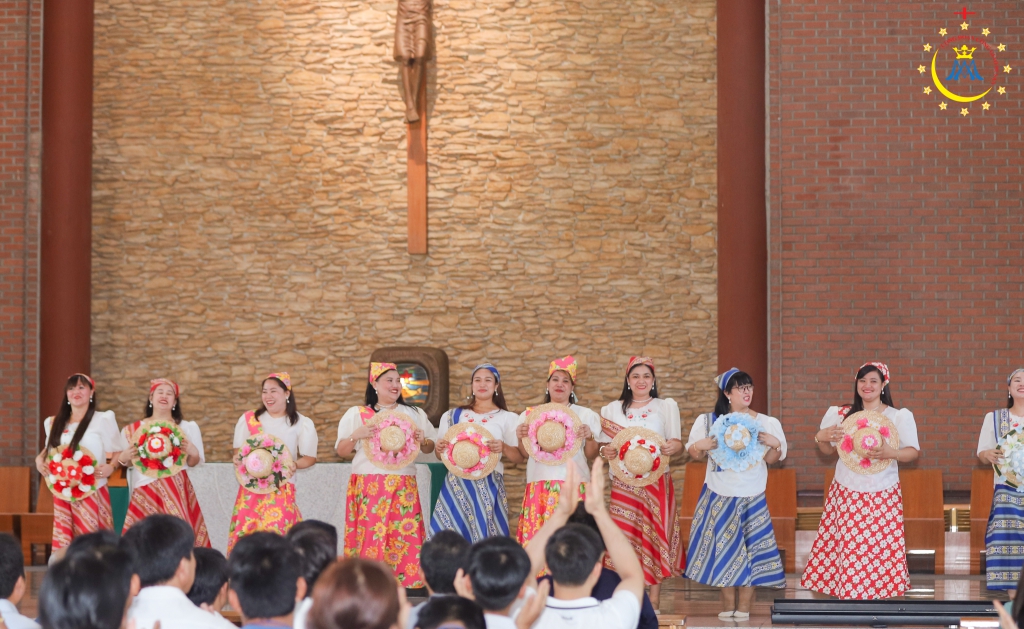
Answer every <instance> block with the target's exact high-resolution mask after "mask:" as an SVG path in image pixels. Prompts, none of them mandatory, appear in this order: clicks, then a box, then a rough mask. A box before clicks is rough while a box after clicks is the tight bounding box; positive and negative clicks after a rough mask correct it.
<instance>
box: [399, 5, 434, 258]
mask: <svg viewBox="0 0 1024 629" xmlns="http://www.w3.org/2000/svg"><path fill="white" fill-rule="evenodd" d="M430 14H431V7H430V0H398V14H397V16H396V19H395V60H396V61H398V62H399V63H401V64H402V88H403V96H404V100H405V120H406V123H407V127H408V149H407V150H408V155H407V165H406V169H407V189H408V208H409V210H408V211H409V245H408V247H409V253H412V254H425V253H427V73H426V65H427V58H428V54H429V52H430V30H431V19H430V18H431V15H430Z"/></svg>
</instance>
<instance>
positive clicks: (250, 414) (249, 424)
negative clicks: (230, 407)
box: [245, 411, 263, 435]
mask: <svg viewBox="0 0 1024 629" xmlns="http://www.w3.org/2000/svg"><path fill="white" fill-rule="evenodd" d="M245 427H246V428H248V429H249V434H250V435H258V434H260V433H261V432H263V424H261V423H260V420H259V419H258V418H257V417H256V411H246V412H245Z"/></svg>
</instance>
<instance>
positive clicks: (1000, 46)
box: [996, 44, 1006, 52]
mask: <svg viewBox="0 0 1024 629" xmlns="http://www.w3.org/2000/svg"><path fill="white" fill-rule="evenodd" d="M996 48H998V49H999V52H1006V44H999V45H998V46H996Z"/></svg>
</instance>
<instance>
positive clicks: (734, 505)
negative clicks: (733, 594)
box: [686, 485, 786, 587]
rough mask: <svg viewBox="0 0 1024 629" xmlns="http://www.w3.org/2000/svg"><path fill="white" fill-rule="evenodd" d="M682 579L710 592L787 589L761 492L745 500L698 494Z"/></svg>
mask: <svg viewBox="0 0 1024 629" xmlns="http://www.w3.org/2000/svg"><path fill="white" fill-rule="evenodd" d="M686 556H687V558H688V562H687V565H686V577H687V578H689V579H692V580H694V581H696V582H698V583H703V584H704V585H712V586H714V587H737V586H739V587H754V586H756V587H785V586H786V575H785V573H784V572H783V570H782V558H781V557H780V556H779V547H778V546H777V545H776V543H775V531H774V529H772V518H771V515H769V513H768V503H767V502H765V499H764V493H763V492H762V493H760V494H758V495H757V496H750V497H744V498H738V497H730V496H719V495H718V494H716V493H715V492H713V491H711V490H710V489H708V486H707V485H704V487H702V488H701V490H700V498H699V499H698V500H697V509H696V510H695V511H694V513H693V524H692V525H691V526H690V546H689V548H687V550H686Z"/></svg>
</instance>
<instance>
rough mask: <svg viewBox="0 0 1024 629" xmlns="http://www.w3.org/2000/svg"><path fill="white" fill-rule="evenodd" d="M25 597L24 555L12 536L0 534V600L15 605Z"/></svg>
mask: <svg viewBox="0 0 1024 629" xmlns="http://www.w3.org/2000/svg"><path fill="white" fill-rule="evenodd" d="M24 595H25V555H24V554H23V553H22V552H21V544H20V543H18V540H16V539H14V536H13V535H9V534H7V533H0V598H6V599H9V600H10V601H11V602H12V603H14V604H15V605H17V604H18V602H19V601H21V597H22V596H24Z"/></svg>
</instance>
